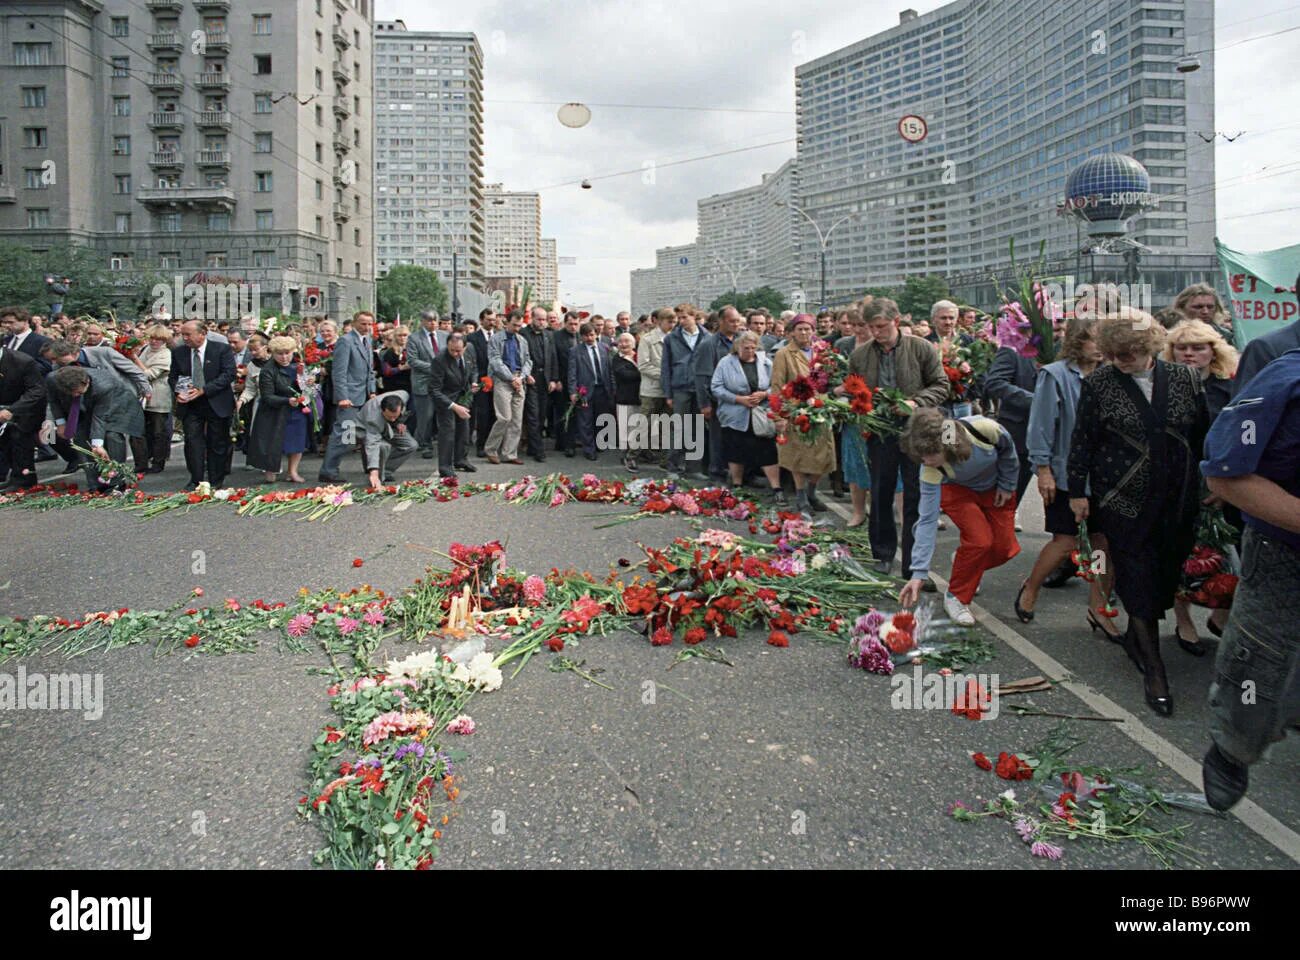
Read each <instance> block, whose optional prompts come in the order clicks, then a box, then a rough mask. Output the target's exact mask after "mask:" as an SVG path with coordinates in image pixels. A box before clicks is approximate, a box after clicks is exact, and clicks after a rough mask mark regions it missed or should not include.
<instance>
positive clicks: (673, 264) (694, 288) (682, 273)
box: [655, 241, 708, 307]
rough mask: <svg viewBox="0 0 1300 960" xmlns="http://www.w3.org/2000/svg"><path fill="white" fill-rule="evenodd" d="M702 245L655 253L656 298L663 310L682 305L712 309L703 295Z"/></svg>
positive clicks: (688, 244)
mask: <svg viewBox="0 0 1300 960" xmlns="http://www.w3.org/2000/svg"><path fill="white" fill-rule="evenodd" d="M701 283H702V278H701V265H700V262H699V243H698V241H697V242H696V243H687V244H683V245H681V246H678V247H662V248H660V249H658V250H656V251H655V299H656V301H657V302H658V306H660V307H675V306H676V305H677V304H679V303H693V304H696V305H697V306H698V305H703V306H708V304H707V303H706V302H704V300H703V298H702V297H701V296H700V291H701Z"/></svg>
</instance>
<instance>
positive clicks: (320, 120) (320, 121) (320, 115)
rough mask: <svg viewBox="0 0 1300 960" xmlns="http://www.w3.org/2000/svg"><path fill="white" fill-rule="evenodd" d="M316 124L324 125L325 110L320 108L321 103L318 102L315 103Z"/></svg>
mask: <svg viewBox="0 0 1300 960" xmlns="http://www.w3.org/2000/svg"><path fill="white" fill-rule="evenodd" d="M316 126H318V127H323V126H325V112H324V111H323V110H322V109H321V105H320V104H319V103H318V104H316Z"/></svg>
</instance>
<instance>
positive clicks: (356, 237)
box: [352, 229, 361, 247]
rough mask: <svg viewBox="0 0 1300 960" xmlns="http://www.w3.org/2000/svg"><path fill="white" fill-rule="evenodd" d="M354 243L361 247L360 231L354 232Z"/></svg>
mask: <svg viewBox="0 0 1300 960" xmlns="http://www.w3.org/2000/svg"><path fill="white" fill-rule="evenodd" d="M352 242H353V243H354V244H356V245H357V246H358V247H359V246H361V231H360V230H359V229H357V230H353V231H352Z"/></svg>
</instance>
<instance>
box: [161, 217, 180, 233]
mask: <svg viewBox="0 0 1300 960" xmlns="http://www.w3.org/2000/svg"><path fill="white" fill-rule="evenodd" d="M158 229H159V230H161V231H162V232H163V233H180V232H181V215H180V214H179V213H163V214H159V216H158Z"/></svg>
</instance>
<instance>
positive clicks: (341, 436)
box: [317, 310, 375, 483]
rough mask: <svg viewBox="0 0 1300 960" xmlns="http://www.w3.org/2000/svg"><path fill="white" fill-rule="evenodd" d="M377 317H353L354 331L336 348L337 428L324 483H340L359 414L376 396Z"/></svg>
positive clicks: (327, 457) (322, 478)
mask: <svg viewBox="0 0 1300 960" xmlns="http://www.w3.org/2000/svg"><path fill="white" fill-rule="evenodd" d="M374 326H375V317H374V314H372V313H370V312H368V311H365V310H362V311H360V312H358V313H357V314H356V315H355V316H354V317H353V318H352V329H351V330H349V331H348V332H347V333H346V334H344V335H343V336H341V337H339V340H338V345H337V346H336V347H335V348H334V361H333V369H332V370H331V371H330V379H331V380H332V381H333V383H334V405H335V407H336V408H337V413H336V414H335V417H334V429H333V430H331V431H330V439H329V444H328V445H327V446H326V447H325V462H324V463H322V464H321V468H320V476H319V477H317V479H318V480H319V481H320V482H321V483H338V482H339V461H341V460H342V459H343V454H344V453H346V452H347V450H348V448H349V447H351V446H352V445H354V444H355V443H356V441H357V436H356V432H357V430H358V429H360V427H359V425H358V424H357V412H358V411H359V410H360V409H361V408H362V407H364V406H365V405H366V403H367V402H368V401H370V400H371V399H373V398H374V396H375V365H374V363H372V362H371V359H370V349H371V348H370V337H371V334H372V332H373V331H374Z"/></svg>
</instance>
